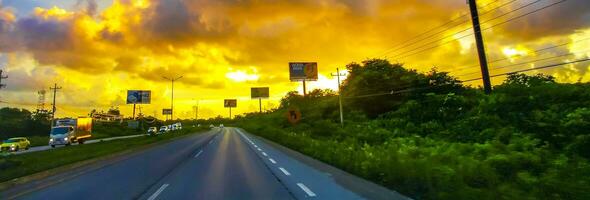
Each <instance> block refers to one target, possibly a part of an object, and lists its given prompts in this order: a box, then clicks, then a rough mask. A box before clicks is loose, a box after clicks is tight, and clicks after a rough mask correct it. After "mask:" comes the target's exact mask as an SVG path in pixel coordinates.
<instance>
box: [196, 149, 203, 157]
mask: <svg viewBox="0 0 590 200" xmlns="http://www.w3.org/2000/svg"><path fill="white" fill-rule="evenodd" d="M201 153H203V150H200V151H199V153H197V154H196V155H195V158H196V157H199V155H201Z"/></svg>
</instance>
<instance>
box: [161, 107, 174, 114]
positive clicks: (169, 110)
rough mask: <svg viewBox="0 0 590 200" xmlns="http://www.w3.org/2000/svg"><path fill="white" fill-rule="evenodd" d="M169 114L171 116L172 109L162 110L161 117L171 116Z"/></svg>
mask: <svg viewBox="0 0 590 200" xmlns="http://www.w3.org/2000/svg"><path fill="white" fill-rule="evenodd" d="M171 114H172V109H169V108H164V109H162V115H171Z"/></svg>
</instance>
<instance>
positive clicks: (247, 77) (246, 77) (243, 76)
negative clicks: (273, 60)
mask: <svg viewBox="0 0 590 200" xmlns="http://www.w3.org/2000/svg"><path fill="white" fill-rule="evenodd" d="M225 77H227V78H229V79H231V80H233V81H235V82H245V81H256V80H258V79H259V78H260V76H258V75H257V74H248V73H247V72H244V71H241V70H237V71H233V72H228V73H227V74H225Z"/></svg>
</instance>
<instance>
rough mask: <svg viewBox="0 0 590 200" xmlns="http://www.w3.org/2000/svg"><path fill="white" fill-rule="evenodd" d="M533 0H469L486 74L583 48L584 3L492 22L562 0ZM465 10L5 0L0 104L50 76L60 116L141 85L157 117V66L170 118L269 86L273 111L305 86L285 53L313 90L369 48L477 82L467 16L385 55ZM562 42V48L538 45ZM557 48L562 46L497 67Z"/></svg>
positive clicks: (587, 28)
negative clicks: (309, 75)
mask: <svg viewBox="0 0 590 200" xmlns="http://www.w3.org/2000/svg"><path fill="white" fill-rule="evenodd" d="M511 2H512V3H511ZM532 2H535V1H533V0H516V1H512V0H498V1H496V0H487V1H483V0H480V1H478V4H479V5H480V7H481V8H480V12H482V13H485V15H482V16H481V21H482V22H485V23H483V26H482V28H484V29H485V31H484V38H485V41H486V48H487V50H488V52H487V54H488V57H489V59H490V60H492V61H493V60H498V59H505V60H503V61H500V62H495V63H492V64H491V66H490V68H491V72H492V74H497V73H502V72H508V71H513V70H518V69H526V68H530V67H535V66H543V65H547V64H551V63H559V62H565V61H573V60H577V59H582V58H588V57H590V39H587V38H590V3H589V2H588V1H587V0H568V1H565V2H563V3H561V4H558V5H555V6H552V7H550V8H547V9H545V10H542V11H539V12H538V13H534V14H531V15H528V16H525V17H522V18H519V19H517V20H514V21H513V22H509V23H505V24H501V25H498V26H493V25H495V24H498V23H500V22H503V21H506V20H507V19H510V18H511V17H517V16H519V15H522V14H524V13H527V12H530V11H533V10H535V9H539V8H542V7H544V6H547V5H550V4H552V3H555V2H558V0H544V1H540V2H538V3H533V4H532ZM528 4H531V6H527V7H523V6H525V5H528ZM502 5H504V6H502ZM519 7H523V8H522V9H520V10H518V12H513V13H509V12H510V11H511V10H514V9H517V8H519ZM495 8H497V9H495ZM467 11H468V5H467V4H466V3H465V0H341V1H338V0H242V1H235V0H191V1H189V0H113V1H93V0H58V1H49V0H45V1H43V0H39V1H35V0H4V1H0V67H1V69H4V70H5V72H6V74H7V75H8V76H9V78H8V79H6V80H3V83H6V84H7V87H6V88H5V89H2V90H1V91H0V98H1V99H0V100H2V101H5V102H7V103H0V106H2V107H4V106H11V107H26V108H34V107H35V104H36V103H37V99H38V97H37V91H38V90H41V89H48V88H49V87H50V86H53V83H57V84H58V85H59V86H61V87H63V89H62V90H60V91H59V93H58V95H57V107H58V113H57V114H58V116H75V115H85V114H87V113H88V112H89V111H90V110H92V109H97V110H107V109H108V108H110V107H119V108H120V109H121V110H122V111H123V113H124V114H126V115H131V112H132V106H130V105H125V98H126V91H127V90H128V89H142V90H151V91H152V96H153V97H152V98H153V99H152V104H151V105H144V106H143V108H142V111H143V112H144V113H146V114H148V115H154V114H156V115H157V116H158V117H160V118H162V116H161V109H162V108H167V107H169V104H170V94H171V89H170V82H168V81H167V80H165V79H164V78H162V76H168V77H173V76H179V75H183V76H184V78H182V79H180V80H179V81H178V82H177V83H176V84H175V114H176V116H178V117H181V118H191V117H193V116H194V110H193V106H194V104H195V102H196V101H197V100H200V101H199V105H200V106H199V110H200V111H199V113H200V114H199V115H200V116H199V117H200V118H206V117H214V116H217V115H223V116H227V114H228V111H227V110H226V109H224V108H223V99H224V98H237V99H239V100H238V108H236V109H234V112H233V113H234V114H239V113H244V112H251V111H255V110H258V101H257V100H251V99H250V97H249V95H250V94H249V93H250V89H249V88H250V87H259V86H269V87H270V88H271V89H270V91H271V98H270V99H268V100H264V101H263V106H264V108H265V109H269V108H273V107H276V106H277V105H278V100H279V99H280V98H281V97H282V96H284V95H285V93H286V92H288V91H293V90H298V91H301V86H300V84H299V83H292V82H290V81H289V78H288V62H291V61H315V62H318V65H319V71H320V80H319V81H317V82H313V83H309V88H310V89H314V88H332V89H335V88H336V87H337V86H336V80H335V79H333V78H332V77H331V76H330V73H332V72H335V70H336V68H337V67H340V68H341V69H342V68H344V66H345V65H346V64H348V63H350V62H353V61H356V62H359V61H362V60H363V59H365V58H374V57H379V58H386V59H390V60H391V61H392V62H402V63H405V64H406V67H409V68H414V69H418V70H421V71H427V70H429V69H430V68H432V67H437V68H438V69H439V70H443V71H451V72H453V74H454V75H458V76H459V77H460V78H461V79H471V78H477V77H478V75H479V74H478V67H477V66H475V67H473V66H474V65H477V56H476V50H475V45H474V42H473V37H472V36H467V37H465V35H467V34H470V33H472V31H471V30H470V29H469V30H467V31H464V32H459V31H461V30H465V29H466V28H469V25H470V22H469V23H465V24H462V25H459V26H456V27H454V28H452V29H449V30H443V29H439V30H443V31H441V34H440V35H441V36H440V37H438V38H441V37H444V38H443V39H442V40H441V41H434V42H431V44H432V45H441V46H440V47H438V48H434V49H432V50H431V51H426V52H423V53H420V54H416V55H412V56H409V57H407V56H405V55H408V54H412V53H413V52H412V51H410V52H408V53H405V54H403V53H404V52H406V51H408V50H411V49H414V47H416V48H417V47H420V43H418V44H416V46H411V47H408V48H405V49H402V50H399V51H393V52H391V51H386V50H388V49H392V47H395V46H396V45H397V44H400V43H403V42H405V41H408V40H410V39H412V37H413V36H416V35H418V34H420V33H423V32H424V31H427V30H429V29H431V28H433V27H436V26H438V25H440V24H443V23H445V22H447V21H449V20H451V19H454V18H457V17H460V16H462V15H463V14H464V13H466V12H467ZM505 13H508V14H505ZM504 14H505V15H504ZM502 15H503V17H500V18H497V19H494V18H495V17H497V16H502ZM464 19H467V18H464ZM433 33H435V32H433ZM436 38H437V37H435V38H434V39H436ZM586 39H587V40H586ZM428 41H432V40H426V41H424V42H423V43H422V44H425V43H427V42H428ZM443 44H444V45H443ZM561 44H566V45H563V46H558V47H556V48H551V49H549V50H546V51H540V52H535V51H536V50H539V49H543V48H548V47H553V46H556V45H561ZM432 45H431V46H432ZM426 47H428V46H426ZM418 50H419V49H418ZM398 54H401V55H398ZM564 54H567V55H568V56H564V57H559V58H555V59H549V60H543V61H539V62H535V63H530V64H526V65H519V66H510V67H506V66H508V65H513V64H515V63H522V62H528V61H532V60H537V59H542V58H548V57H554V56H559V55H564ZM502 67H504V68H502ZM589 67H590V64H589V63H587V62H586V63H579V64H575V65H568V66H564V67H559V68H553V69H549V70H543V71H540V72H544V73H549V74H552V75H554V76H556V77H557V78H558V80H559V81H564V82H576V81H583V82H587V81H589V80H590V73H588V70H589ZM501 81H502V79H501V78H496V79H494V83H499V82H501ZM474 84H476V85H477V84H479V83H478V82H475V83H474ZM50 99H51V95H49V94H48V95H47V102H49V100H50ZM47 107H49V106H47Z"/></svg>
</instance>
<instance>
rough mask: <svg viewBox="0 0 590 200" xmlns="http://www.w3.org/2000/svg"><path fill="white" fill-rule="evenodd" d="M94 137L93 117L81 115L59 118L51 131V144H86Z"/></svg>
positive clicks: (53, 145) (52, 145)
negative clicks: (85, 142)
mask: <svg viewBox="0 0 590 200" xmlns="http://www.w3.org/2000/svg"><path fill="white" fill-rule="evenodd" d="M90 137H92V118H90V117H79V118H76V119H71V118H67V119H58V120H56V121H55V126H54V127H52V128H51V132H50V133H49V145H50V146H51V147H55V145H66V146H69V145H71V144H73V143H78V144H84V141H86V140H87V139H88V138H90Z"/></svg>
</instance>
